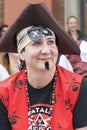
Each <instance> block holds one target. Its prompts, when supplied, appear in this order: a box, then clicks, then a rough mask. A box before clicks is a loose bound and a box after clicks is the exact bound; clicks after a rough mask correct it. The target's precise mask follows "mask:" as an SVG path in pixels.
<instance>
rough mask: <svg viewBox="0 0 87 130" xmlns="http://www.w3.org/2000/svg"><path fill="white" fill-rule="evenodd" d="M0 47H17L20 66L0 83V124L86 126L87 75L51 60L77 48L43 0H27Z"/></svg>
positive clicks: (14, 127) (16, 127) (15, 128)
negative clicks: (34, 0) (35, 0)
mask: <svg viewBox="0 0 87 130" xmlns="http://www.w3.org/2000/svg"><path fill="white" fill-rule="evenodd" d="M6 44H7V45H6ZM7 47H8V48H7ZM16 47H17V48H16ZM0 51H1V52H18V54H19V59H20V69H21V70H20V72H17V73H16V74H14V75H12V76H11V77H9V78H8V79H6V80H4V81H3V82H2V83H1V84H0V130H87V94H86V93H87V81H86V80H85V79H83V78H82V76H80V75H78V74H75V73H72V72H70V71H68V70H66V69H64V68H62V67H59V66H58V65H56V61H57V56H58V54H59V53H61V54H77V55H79V54H80V51H79V48H78V46H77V45H76V43H75V41H74V40H73V39H72V38H71V37H70V36H69V35H68V34H66V32H65V31H64V30H63V29H62V28H61V27H60V26H59V25H58V23H57V21H56V20H55V18H54V17H53V16H52V14H51V13H50V12H49V10H48V8H47V7H46V6H45V4H44V3H38V4H28V6H27V7H26V8H25V9H24V10H23V11H22V13H21V14H20V15H19V16H18V18H17V19H16V20H15V22H14V23H13V24H12V25H11V26H10V27H9V29H8V30H7V32H6V33H5V35H4V36H3V37H2V39H1V41H0Z"/></svg>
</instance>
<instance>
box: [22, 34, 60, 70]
mask: <svg viewBox="0 0 87 130" xmlns="http://www.w3.org/2000/svg"><path fill="white" fill-rule="evenodd" d="M55 42H56V41H55V36H54V35H52V36H42V38H41V39H40V40H38V41H36V42H34V41H32V42H30V43H29V44H28V45H27V46H26V47H25V50H24V51H22V52H21V54H20V55H21V56H22V59H23V60H25V62H26V67H27V68H29V67H30V68H32V69H34V70H38V69H39V70H44V69H45V62H47V61H48V62H49V69H51V68H52V67H54V65H55V64H56V61H57V56H58V49H57V46H56V43H55Z"/></svg>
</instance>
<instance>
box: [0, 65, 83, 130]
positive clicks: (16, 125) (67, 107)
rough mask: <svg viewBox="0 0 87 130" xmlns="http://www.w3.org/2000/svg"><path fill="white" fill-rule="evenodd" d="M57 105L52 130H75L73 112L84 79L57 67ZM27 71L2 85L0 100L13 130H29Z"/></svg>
mask: <svg viewBox="0 0 87 130" xmlns="http://www.w3.org/2000/svg"><path fill="white" fill-rule="evenodd" d="M57 69H58V76H57V81H56V89H55V90H56V92H55V93H56V103H55V105H54V109H53V117H52V122H51V127H52V130H73V127H72V116H73V115H72V111H73V108H74V105H75V103H76V100H77V98H78V94H79V89H80V83H81V80H82V77H81V76H80V75H77V74H73V73H71V72H69V71H67V70H65V69H63V68H61V67H57ZM24 76H25V71H24V70H22V71H21V72H18V73H17V74H15V75H13V76H11V77H10V78H8V79H6V80H5V82H2V83H1V84H0V98H1V99H2V101H3V103H4V104H5V106H6V108H7V110H8V117H9V120H10V122H11V125H12V130H27V129H28V116H27V115H28V108H27V96H26V88H25V79H24Z"/></svg>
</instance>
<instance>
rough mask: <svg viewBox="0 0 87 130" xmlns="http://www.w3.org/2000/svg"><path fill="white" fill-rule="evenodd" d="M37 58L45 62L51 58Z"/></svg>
mask: <svg viewBox="0 0 87 130" xmlns="http://www.w3.org/2000/svg"><path fill="white" fill-rule="evenodd" d="M38 60H40V61H44V62H47V61H50V60H51V58H38Z"/></svg>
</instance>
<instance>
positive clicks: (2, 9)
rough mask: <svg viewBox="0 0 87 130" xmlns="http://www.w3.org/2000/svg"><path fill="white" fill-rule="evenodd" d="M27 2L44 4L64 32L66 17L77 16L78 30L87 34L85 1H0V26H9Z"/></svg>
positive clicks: (86, 4)
mask: <svg viewBox="0 0 87 130" xmlns="http://www.w3.org/2000/svg"><path fill="white" fill-rule="evenodd" d="M29 2H31V3H37V2H44V3H45V4H46V5H47V6H48V8H49V9H50V10H51V12H52V13H53V14H54V16H55V17H56V19H57V20H58V22H59V24H60V25H61V26H62V27H63V28H64V29H66V30H67V27H66V20H67V17H68V16H70V15H75V16H77V17H78V19H79V26H80V29H81V30H82V31H83V32H85V33H86V34H87V17H86V16H87V0H0V25H2V24H3V23H4V24H8V25H11V23H12V22H13V21H14V20H15V19H16V17H17V16H18V15H19V13H20V12H21V10H22V9H23V8H24V7H25V6H26V5H27V3H29Z"/></svg>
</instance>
